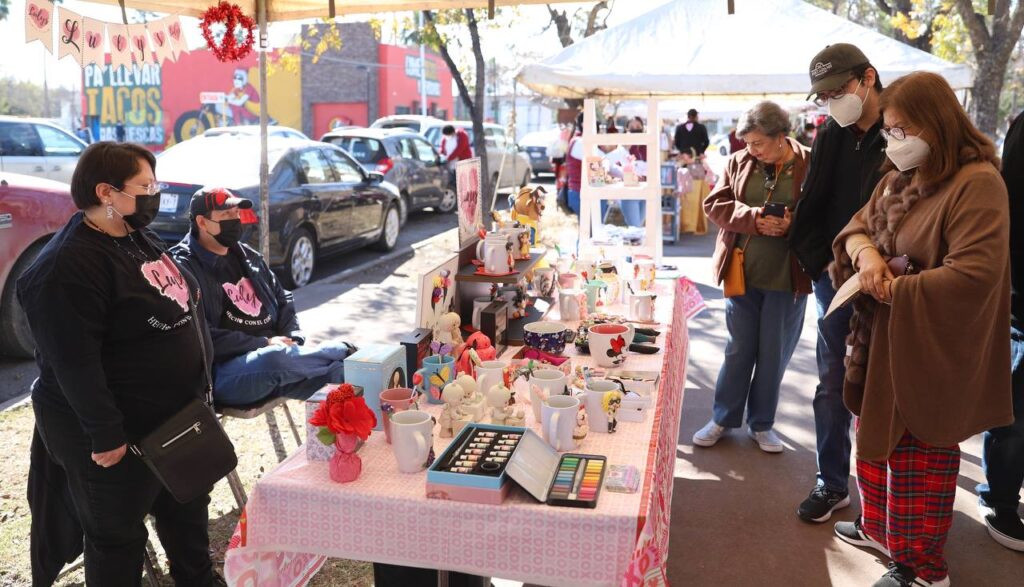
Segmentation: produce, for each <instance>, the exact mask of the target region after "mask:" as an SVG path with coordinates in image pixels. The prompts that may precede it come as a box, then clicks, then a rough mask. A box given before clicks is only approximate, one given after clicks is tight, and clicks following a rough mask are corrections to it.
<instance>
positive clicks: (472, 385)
mask: <svg viewBox="0 0 1024 587" xmlns="http://www.w3.org/2000/svg"><path fill="white" fill-rule="evenodd" d="M455 384H456V385H458V386H459V387H461V388H462V391H463V393H464V394H465V395H464V397H463V399H462V411H463V412H465V413H466V415H468V416H469V417H470V418H472V419H473V421H474V422H483V420H484V415H485V414H486V412H487V403H486V401H485V400H484V395H483V394H482V393H480V390H479V386H477V384H476V380H475V379H473V377H472V376H471V375H469V374H467V373H463V374H462V375H459V376H458V377H456V378H455Z"/></svg>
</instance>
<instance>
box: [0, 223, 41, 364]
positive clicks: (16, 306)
mask: <svg viewBox="0 0 1024 587" xmlns="http://www.w3.org/2000/svg"><path fill="white" fill-rule="evenodd" d="M43 244H44V243H38V244H35V245H33V246H31V247H29V248H28V249H27V250H26V251H25V252H24V253H22V254H21V257H20V258H19V259H18V262H17V263H15V264H14V267H13V268H12V269H11V273H10V275H8V276H7V285H6V286H5V287H4V290H3V295H2V296H0V355H6V356H8V357H15V358H19V359H31V358H32V354H33V351H35V348H36V343H35V340H34V339H33V338H32V330H31V329H29V327H28V317H27V316H25V312H24V311H23V310H22V309H21V304H20V303H19V302H18V296H17V295H15V289H16V288H15V284H16V283H17V281H18V277H20V276H21V274H22V273H24V272H25V270H26V269H28V267H29V265H31V264H32V261H35V259H36V256H38V255H39V251H41V250H43Z"/></svg>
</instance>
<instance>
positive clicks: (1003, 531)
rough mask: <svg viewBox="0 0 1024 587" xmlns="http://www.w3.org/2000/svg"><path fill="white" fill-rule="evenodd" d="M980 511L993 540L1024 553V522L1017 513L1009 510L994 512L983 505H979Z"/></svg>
mask: <svg viewBox="0 0 1024 587" xmlns="http://www.w3.org/2000/svg"><path fill="white" fill-rule="evenodd" d="M978 510H979V512H980V513H981V517H982V519H984V520H985V525H986V526H988V533H989V534H990V535H991V536H992V539H993V540H995V541H996V542H998V543H999V544H1001V545H1003V546H1005V547H1006V548H1009V549H1010V550H1016V551H1017V552H1024V522H1022V521H1021V519H1020V516H1018V515H1017V512H1015V511H1013V510H1007V509H999V510H994V509H992V508H989V507H986V506H983V505H979V506H978Z"/></svg>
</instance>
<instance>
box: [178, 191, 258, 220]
mask: <svg viewBox="0 0 1024 587" xmlns="http://www.w3.org/2000/svg"><path fill="white" fill-rule="evenodd" d="M236 207H237V208H238V209H240V210H247V211H249V212H248V214H245V215H244V216H243V217H242V223H243V224H249V223H250V222H251V221H253V220H254V219H255V216H256V215H255V214H254V213H253V212H251V210H252V200H247V199H246V198H239V197H238V196H236V195H235V194H233V193H231V192H230V191H229V190H228V189H227V188H200V189H199V190H198V191H196V193H195V194H194V195H193V196H192V202H191V203H190V204H189V215H190V216H191V218H192V219H193V220H194V219H195V217H196V216H206V217H207V218H209V216H210V213H211V212H214V211H216V210H230V209H231V208H236ZM250 216H251V217H252V218H249V217H250ZM247 220H249V221H250V222H247Z"/></svg>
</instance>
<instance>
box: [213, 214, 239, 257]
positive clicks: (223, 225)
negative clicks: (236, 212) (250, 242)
mask: <svg viewBox="0 0 1024 587" xmlns="http://www.w3.org/2000/svg"><path fill="white" fill-rule="evenodd" d="M210 222H217V224H218V225H219V226H220V233H219V234H211V235H210V236H212V237H213V240H215V241H217V243H218V244H220V245H221V246H222V247H227V248H229V249H230V248H231V247H233V246H235V245H237V244H238V241H239V240H241V238H242V221H241V220H239V219H238V218H233V219H230V220H221V221H219V222H218V221H216V220H211V221H210ZM207 234H210V233H209V232H207Z"/></svg>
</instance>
